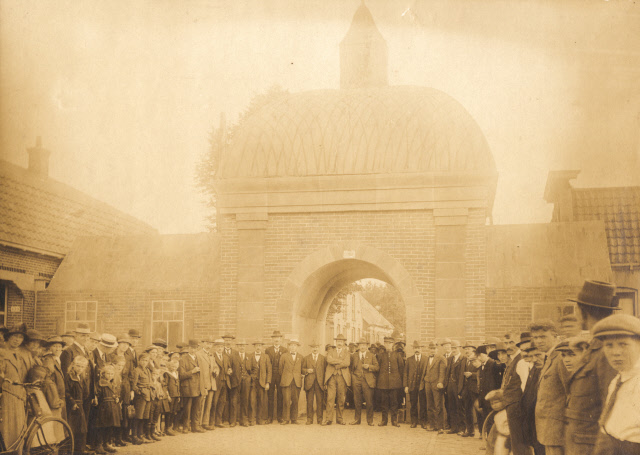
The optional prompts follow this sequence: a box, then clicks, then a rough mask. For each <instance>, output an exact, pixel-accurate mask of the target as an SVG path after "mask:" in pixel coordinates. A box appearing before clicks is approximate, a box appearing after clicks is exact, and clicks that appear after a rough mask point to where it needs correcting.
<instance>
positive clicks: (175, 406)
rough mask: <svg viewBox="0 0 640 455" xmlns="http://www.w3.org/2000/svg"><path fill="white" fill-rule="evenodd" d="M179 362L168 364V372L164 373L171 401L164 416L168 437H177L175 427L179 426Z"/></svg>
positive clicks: (173, 361) (174, 361)
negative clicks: (177, 419)
mask: <svg viewBox="0 0 640 455" xmlns="http://www.w3.org/2000/svg"><path fill="white" fill-rule="evenodd" d="M178 365H179V362H178V361H177V360H172V361H170V362H169V363H168V364H167V371H165V372H164V383H165V384H166V393H167V397H168V399H169V411H168V412H166V413H165V415H164V428H165V430H164V431H165V433H166V434H167V435H168V436H176V434H177V433H176V432H175V431H174V425H176V426H177V421H176V416H177V415H178V411H179V410H180V378H179V376H178Z"/></svg>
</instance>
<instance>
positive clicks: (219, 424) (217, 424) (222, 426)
mask: <svg viewBox="0 0 640 455" xmlns="http://www.w3.org/2000/svg"><path fill="white" fill-rule="evenodd" d="M216 426H217V427H218V428H227V426H226V425H223V424H221V423H216Z"/></svg>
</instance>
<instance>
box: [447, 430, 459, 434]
mask: <svg viewBox="0 0 640 455" xmlns="http://www.w3.org/2000/svg"><path fill="white" fill-rule="evenodd" d="M447 434H458V432H457V431H456V430H449V431H447Z"/></svg>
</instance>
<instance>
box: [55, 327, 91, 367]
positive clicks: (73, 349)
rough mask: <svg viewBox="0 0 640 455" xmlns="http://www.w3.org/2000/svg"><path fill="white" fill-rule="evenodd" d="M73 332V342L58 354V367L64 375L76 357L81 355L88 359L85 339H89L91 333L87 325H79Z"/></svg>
mask: <svg viewBox="0 0 640 455" xmlns="http://www.w3.org/2000/svg"><path fill="white" fill-rule="evenodd" d="M74 332H75V335H76V336H75V340H74V341H73V343H72V344H71V345H70V346H67V347H66V348H64V350H63V351H62V353H61V354H60V366H61V368H62V371H63V372H64V374H65V375H66V374H67V372H68V371H69V365H71V362H73V359H74V358H75V357H76V356H78V355H81V356H84V357H86V358H87V359H88V358H89V353H88V352H87V351H86V349H85V347H84V345H85V344H86V342H87V338H89V334H90V333H91V329H90V328H89V324H85V323H83V322H81V323H79V324H78V325H77V326H76V328H75V330H74Z"/></svg>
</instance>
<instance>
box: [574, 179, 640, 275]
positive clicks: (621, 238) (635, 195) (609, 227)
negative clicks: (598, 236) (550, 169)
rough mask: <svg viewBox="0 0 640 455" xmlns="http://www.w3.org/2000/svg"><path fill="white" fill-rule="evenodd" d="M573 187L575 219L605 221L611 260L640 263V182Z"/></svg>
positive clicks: (612, 262)
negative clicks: (594, 186) (609, 186)
mask: <svg viewBox="0 0 640 455" xmlns="http://www.w3.org/2000/svg"><path fill="white" fill-rule="evenodd" d="M572 191H573V218H574V220H576V221H588V220H602V221H603V222H604V226H605V231H606V233H607V243H608V245H609V257H610V260H611V264H612V265H616V264H640V186H631V187H620V188H573V189H572Z"/></svg>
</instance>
